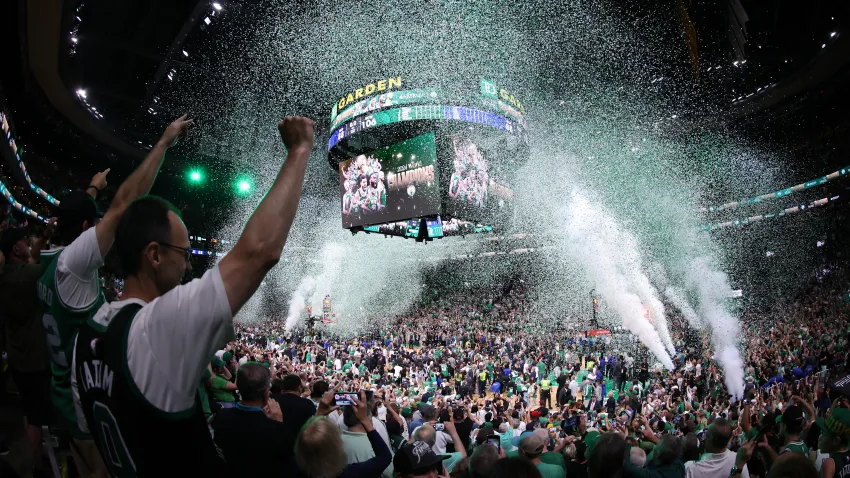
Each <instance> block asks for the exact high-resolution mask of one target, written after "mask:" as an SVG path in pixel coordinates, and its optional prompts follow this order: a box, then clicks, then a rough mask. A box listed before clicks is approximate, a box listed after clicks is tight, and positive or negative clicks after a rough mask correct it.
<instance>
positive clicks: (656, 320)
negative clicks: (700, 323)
mask: <svg viewBox="0 0 850 478" xmlns="http://www.w3.org/2000/svg"><path fill="white" fill-rule="evenodd" d="M620 241H621V247H620V253H621V257H622V258H623V262H624V265H625V267H624V273H625V275H626V276H627V277H628V278H629V279H630V283H631V287H632V288H633V289H634V291H635V292H636V293H637V295H638V297H640V300H641V302H642V303H643V305H644V307H646V308H647V309H648V310H649V313H650V318H651V322H652V325H653V326H654V327H655V330H657V331H658V335H659V337H660V338H661V341H662V342H663V343H664V346H665V347H666V348H667V352H669V353H670V355H671V356H675V355H676V348H675V347H674V346H673V340H672V339H671V338H670V331H669V329H668V328H667V314H666V312H665V310H664V304H662V303H661V300H660V299H659V298H658V292H657V291H656V290H655V288H654V287H653V286H652V284H651V283H650V281H649V277H647V275H646V273H645V272H644V271H643V264H642V260H641V256H640V248H639V245H638V242H637V240H636V239H635V237H634V236H632V235H631V234H622V235H621V237H620Z"/></svg>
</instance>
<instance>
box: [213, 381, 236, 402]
mask: <svg viewBox="0 0 850 478" xmlns="http://www.w3.org/2000/svg"><path fill="white" fill-rule="evenodd" d="M228 383H229V382H228V381H227V380H225V379H224V377H219V376H218V375H216V376H215V377H213V378H212V383H211V384H210V392H211V393H210V394H211V395H212V397H213V400H215V401H216V402H235V401H236V398H235V397H234V396H233V393H232V392H230V391H229V390H226V389H225V388H224V387H226V386H227V384H228Z"/></svg>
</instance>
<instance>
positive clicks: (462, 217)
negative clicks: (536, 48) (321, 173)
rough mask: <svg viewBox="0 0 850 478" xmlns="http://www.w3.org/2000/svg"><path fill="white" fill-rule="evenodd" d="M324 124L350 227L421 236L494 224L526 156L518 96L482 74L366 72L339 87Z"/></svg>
mask: <svg viewBox="0 0 850 478" xmlns="http://www.w3.org/2000/svg"><path fill="white" fill-rule="evenodd" d="M421 83H429V84H421ZM330 131H331V133H330V135H329V138H328V162H329V164H330V166H331V167H332V168H334V170H335V171H336V172H338V174H339V193H340V211H341V216H342V226H343V227H344V228H346V229H350V230H351V231H352V232H359V231H364V232H367V233H376V234H385V235H393V236H400V237H406V238H414V239H417V240H425V241H427V240H430V239H434V238H439V237H443V236H445V235H453V234H458V235H461V234H467V233H472V232H476V231H490V230H492V229H493V227H496V228H499V226H500V225H503V224H504V222H505V221H506V220H508V219H509V217H510V208H511V205H512V200H513V195H514V192H513V189H512V187H511V181H510V180H511V178H512V176H513V174H514V172H515V170H516V168H517V167H518V166H519V165H521V164H522V163H523V162H524V161H525V160H526V159H527V158H528V124H527V121H526V111H525V106H524V105H523V103H522V102H521V101H520V100H519V99H518V97H517V96H515V95H514V94H513V93H512V92H511V91H510V90H509V89H507V88H505V87H503V86H501V85H500V84H499V83H497V82H496V81H493V80H490V79H487V78H477V79H475V80H473V81H470V82H469V84H460V85H459V84H457V82H454V83H452V84H449V85H439V84H436V85H435V84H433V82H426V81H416V80H411V79H408V78H405V77H403V76H393V77H387V78H380V79H377V80H374V81H371V82H369V83H367V84H365V85H363V86H362V87H359V88H356V89H354V90H352V91H349V92H346V93H345V94H344V95H342V96H340V98H339V100H338V101H337V102H336V103H335V104H334V105H333V107H332V110H331V117H330Z"/></svg>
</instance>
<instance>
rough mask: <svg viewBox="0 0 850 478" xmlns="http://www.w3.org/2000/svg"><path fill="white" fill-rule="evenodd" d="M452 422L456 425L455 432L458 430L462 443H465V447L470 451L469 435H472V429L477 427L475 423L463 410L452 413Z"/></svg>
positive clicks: (458, 409)
mask: <svg viewBox="0 0 850 478" xmlns="http://www.w3.org/2000/svg"><path fill="white" fill-rule="evenodd" d="M452 422H454V424H455V430H457V435H458V436H459V437H460V441H462V442H463V447H464V448H465V449H467V450H469V442H470V439H469V435H470V434H471V433H472V427H473V426H474V425H475V422H473V421H472V420H471V419H470V418H469V415H467V414H466V411H465V410H464V409H463V408H455V410H454V412H453V413H452Z"/></svg>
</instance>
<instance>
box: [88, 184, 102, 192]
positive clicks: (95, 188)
mask: <svg viewBox="0 0 850 478" xmlns="http://www.w3.org/2000/svg"><path fill="white" fill-rule="evenodd" d="M92 188H94V190H95V191H97V192H100V189H99V188H98V187H97V186H95V185H94V184H89V186H88V187H87V188H86V190H87V191H88V190H89V189H92Z"/></svg>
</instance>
